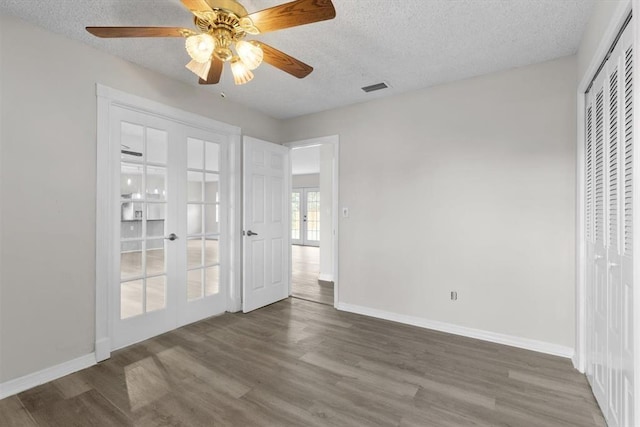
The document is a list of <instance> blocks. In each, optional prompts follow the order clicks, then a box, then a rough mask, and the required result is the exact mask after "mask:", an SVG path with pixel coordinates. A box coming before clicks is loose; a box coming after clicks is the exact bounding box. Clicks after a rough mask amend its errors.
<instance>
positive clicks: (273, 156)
mask: <svg viewBox="0 0 640 427" xmlns="http://www.w3.org/2000/svg"><path fill="white" fill-rule="evenodd" d="M243 144H244V149H243V182H244V184H243V186H244V191H243V203H244V214H243V215H244V218H243V224H244V232H243V234H244V237H243V252H244V254H243V279H242V292H243V298H242V301H243V303H242V310H243V311H244V312H245V313H247V312H249V311H252V310H255V309H256V308H260V307H264V306H265V305H269V304H272V303H274V302H276V301H280V300H281V299H284V298H287V297H288V296H289V283H290V271H291V269H290V268H289V262H290V259H291V257H290V251H291V233H290V228H291V221H290V218H289V216H290V212H289V207H290V206H291V171H290V169H291V162H290V150H289V148H287V147H283V146H282V145H277V144H273V143H270V142H266V141H261V140H258V139H255V138H250V137H246V136H245V137H244V142H243Z"/></svg>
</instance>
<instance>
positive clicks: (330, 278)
mask: <svg viewBox="0 0 640 427" xmlns="http://www.w3.org/2000/svg"><path fill="white" fill-rule="evenodd" d="M318 280H322V281H323V282H333V274H325V273H320V275H319V276H318Z"/></svg>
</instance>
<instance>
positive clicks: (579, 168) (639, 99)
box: [573, 0, 640, 417]
mask: <svg viewBox="0 0 640 427" xmlns="http://www.w3.org/2000/svg"><path fill="white" fill-rule="evenodd" d="M639 6H640V0H621V1H620V3H619V4H618V7H617V8H616V10H615V12H614V14H613V16H612V17H611V20H610V22H609V24H608V26H607V29H606V31H605V32H604V35H603V37H602V39H601V40H600V44H599V45H598V48H597V49H596V51H595V53H594V55H593V57H592V58H591V61H590V63H589V67H588V68H587V70H586V72H585V73H584V75H583V76H581V79H580V82H579V84H578V91H577V141H576V148H577V150H576V153H577V155H576V183H577V185H576V191H577V194H576V230H575V232H576V344H575V354H574V358H573V364H574V366H575V367H576V369H578V370H579V371H580V372H583V373H584V372H585V369H586V351H587V348H586V335H587V330H586V329H587V324H586V277H585V276H586V274H585V272H586V267H587V264H586V236H585V214H584V213H585V209H586V205H585V195H584V192H585V169H584V162H585V152H584V139H585V105H586V100H585V92H586V91H587V88H588V87H589V84H590V83H591V81H592V80H593V77H594V76H595V74H596V72H597V71H598V68H599V67H600V64H601V63H602V62H603V60H604V59H605V57H606V55H607V53H608V52H609V49H610V48H611V45H612V44H613V43H614V41H615V38H616V36H617V35H618V33H619V32H620V29H621V28H622V25H623V24H624V22H625V20H626V18H627V16H628V15H629V13H630V12H631V10H632V7H633V9H634V10H639V8H638V7H639ZM638 21H639V18H638V17H637V16H636V17H634V19H633V20H632V21H631V23H630V24H629V25H631V26H632V32H633V35H634V45H635V49H634V50H635V55H634V56H635V57H636V58H637V57H638V56H637V55H638V51H637V50H638V48H639V47H640V43H639V42H640V25H638ZM634 62H635V63H636V65H634V76H633V79H634V81H635V82H636V90H634V95H633V98H634V99H633V104H634V105H633V110H634V111H640V110H639V109H638V108H640V94H639V91H638V90H637V82H639V81H640V67H638V66H637V63H638V61H637V60H634ZM638 123H639V120H638V119H637V117H636V118H635V119H634V123H633V128H634V129H633V132H634V135H635V137H637V135H638V132H639V131H640V126H639V124H638ZM636 142H637V141H636ZM633 156H634V158H633V163H634V176H640V175H638V172H637V171H638V168H640V163H639V162H640V150H634V153H633ZM633 199H634V201H633V223H634V227H633V241H634V242H638V241H640V240H638V239H640V227H639V226H638V224H640V186H637V185H634V193H633ZM633 266H634V272H635V271H640V270H638V268H639V267H640V251H634V253H633ZM636 277H637V275H636V274H635V273H634V281H635V283H634V293H633V297H634V300H633V311H634V321H633V323H634V325H635V326H634V331H633V332H634V337H633V339H634V345H635V348H636V349H637V348H638V345H639V344H640V327H637V325H640V292H637V290H638V286H637V283H638V280H637V279H636ZM634 396H635V408H634V413H635V414H636V417H637V416H639V415H640V351H637V350H636V351H635V352H634Z"/></svg>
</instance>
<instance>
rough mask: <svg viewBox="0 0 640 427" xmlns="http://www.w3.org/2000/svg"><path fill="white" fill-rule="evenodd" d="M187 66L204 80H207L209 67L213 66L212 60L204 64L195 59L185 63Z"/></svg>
mask: <svg viewBox="0 0 640 427" xmlns="http://www.w3.org/2000/svg"><path fill="white" fill-rule="evenodd" d="M185 67H187V69H188V70H189V71H191V72H192V73H193V74H195V75H196V76H198V77H200V78H201V79H202V80H207V76H208V75H209V69H210V68H211V61H209V62H206V63H204V64H203V63H202V62H198V61H196V60H195V59H192V60H191V62H189V63H188V64H187V65H185Z"/></svg>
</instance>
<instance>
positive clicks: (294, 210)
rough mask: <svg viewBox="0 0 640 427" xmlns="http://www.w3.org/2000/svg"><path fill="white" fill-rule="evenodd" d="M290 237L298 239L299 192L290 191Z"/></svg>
mask: <svg viewBox="0 0 640 427" xmlns="http://www.w3.org/2000/svg"><path fill="white" fill-rule="evenodd" d="M291 239H292V240H300V192H299V191H294V192H293V193H291Z"/></svg>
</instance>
